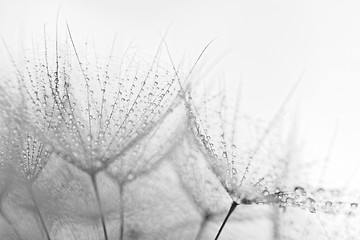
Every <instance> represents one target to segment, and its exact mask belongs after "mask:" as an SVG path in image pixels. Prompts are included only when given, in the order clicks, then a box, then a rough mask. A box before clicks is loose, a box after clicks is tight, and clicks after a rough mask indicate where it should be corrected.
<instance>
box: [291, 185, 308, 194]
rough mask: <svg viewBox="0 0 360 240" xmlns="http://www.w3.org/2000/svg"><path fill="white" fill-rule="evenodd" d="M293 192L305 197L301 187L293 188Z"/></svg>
mask: <svg viewBox="0 0 360 240" xmlns="http://www.w3.org/2000/svg"><path fill="white" fill-rule="evenodd" d="M294 191H295V193H296V194H298V195H302V196H306V191H305V189H304V188H303V187H299V186H298V187H295V189H294Z"/></svg>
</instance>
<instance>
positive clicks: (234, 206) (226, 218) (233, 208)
mask: <svg viewBox="0 0 360 240" xmlns="http://www.w3.org/2000/svg"><path fill="white" fill-rule="evenodd" d="M237 205H239V204H238V203H236V202H232V204H231V207H230V209H229V212H228V213H227V215H226V217H225V219H224V221H223V223H222V225H221V227H220V229H219V231H218V233H217V235H216V237H215V240H217V239H218V238H219V236H220V234H221V232H222V230H223V228H224V226H225V224H226V222H227V220H228V219H229V217H230V215H231V214H232V213H233V211H234V210H235V208H236V207H237Z"/></svg>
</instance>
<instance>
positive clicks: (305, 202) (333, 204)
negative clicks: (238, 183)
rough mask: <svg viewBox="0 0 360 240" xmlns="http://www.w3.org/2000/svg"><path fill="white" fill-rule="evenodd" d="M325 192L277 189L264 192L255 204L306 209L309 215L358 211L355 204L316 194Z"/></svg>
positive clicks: (301, 188)
mask: <svg viewBox="0 0 360 240" xmlns="http://www.w3.org/2000/svg"><path fill="white" fill-rule="evenodd" d="M319 192H321V194H323V193H324V192H325V190H324V189H322V188H321V189H320V190H317V191H316V192H311V193H308V192H307V191H306V190H305V189H304V188H303V187H299V186H298V187H295V188H294V190H293V191H281V190H280V189H279V188H277V189H276V190H275V191H274V192H269V191H268V190H264V191H263V192H262V196H263V197H261V198H259V199H257V200H256V201H255V202H256V203H257V204H271V205H276V206H279V207H281V208H287V207H297V208H302V209H307V210H309V211H310V212H311V213H316V212H317V211H321V212H324V213H327V214H346V215H354V214H355V213H356V212H357V210H358V203H357V202H344V201H336V200H333V198H332V199H324V198H323V197H321V196H319V195H316V193H319Z"/></svg>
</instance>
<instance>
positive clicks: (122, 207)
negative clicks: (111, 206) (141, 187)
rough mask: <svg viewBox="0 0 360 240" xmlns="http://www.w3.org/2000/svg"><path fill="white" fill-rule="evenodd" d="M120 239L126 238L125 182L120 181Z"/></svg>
mask: <svg viewBox="0 0 360 240" xmlns="http://www.w3.org/2000/svg"><path fill="white" fill-rule="evenodd" d="M119 191H120V238H119V239H120V240H123V239H124V219H125V216H124V197H123V193H124V183H120V190H119Z"/></svg>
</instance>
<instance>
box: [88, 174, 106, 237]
mask: <svg viewBox="0 0 360 240" xmlns="http://www.w3.org/2000/svg"><path fill="white" fill-rule="evenodd" d="M90 177H91V182H92V184H93V186H94V190H95V195H96V200H97V204H98V208H99V210H100V218H101V225H102V228H103V231H104V237H105V240H108V235H107V230H106V224H105V217H104V211H103V209H102V205H101V199H100V194H99V190H98V187H97V184H96V174H91V175H90Z"/></svg>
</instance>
